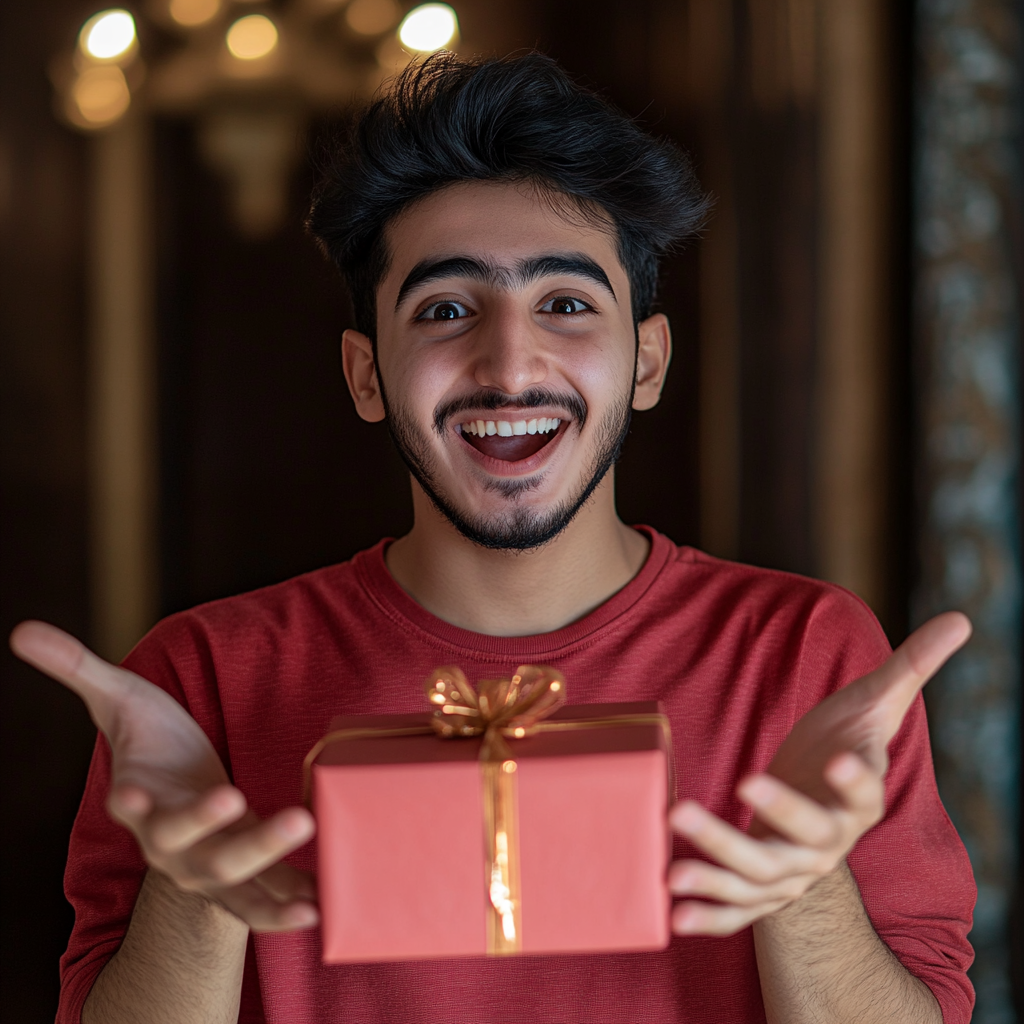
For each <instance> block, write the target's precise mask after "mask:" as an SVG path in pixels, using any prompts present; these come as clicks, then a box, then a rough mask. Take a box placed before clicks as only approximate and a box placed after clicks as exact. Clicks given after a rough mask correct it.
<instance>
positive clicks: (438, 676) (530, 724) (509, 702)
mask: <svg viewBox="0 0 1024 1024" xmlns="http://www.w3.org/2000/svg"><path fill="white" fill-rule="evenodd" d="M424 690H425V691H426V695H427V700H429V701H430V703H431V704H432V705H434V713H433V714H432V715H431V716H430V719H429V721H428V722H424V723H423V724H422V725H409V726H399V727H394V728H389V727H388V726H378V727H373V726H370V727H367V726H363V727H355V728H348V729H335V730H334V731H333V732H329V733H327V735H326V736H324V737H323V738H322V739H320V740H319V741H318V742H317V743H316V744H315V745H314V747H313V749H312V750H310V752H309V753H308V754H307V755H306V758H305V761H304V762H303V766H302V768H303V800H304V802H305V804H306V805H307V806H310V804H311V799H310V798H311V789H312V770H313V763H314V762H315V761H316V759H317V758H318V757H319V756H320V754H321V753H322V752H323V750H324V748H325V747H327V746H328V745H330V744H331V743H338V742H344V741H346V740H358V739H385V738H389V737H401V736H423V735H429V734H430V733H436V734H437V735H438V736H440V737H442V738H443V739H457V738H462V737H474V736H482V737H483V743H482V744H481V746H480V770H481V777H482V781H483V816H484V837H485V843H486V850H487V877H486V879H485V881H486V885H487V895H488V900H489V904H490V911H491V912H490V914H489V915H488V926H487V952H488V954H490V955H492V956H507V955H509V954H514V953H518V952H519V951H520V950H521V949H522V922H521V912H522V899H521V895H520V889H519V885H520V881H519V834H518V819H517V813H516V787H515V780H516V770H517V768H518V765H517V764H516V760H515V757H514V756H513V754H512V748H511V747H510V746H509V744H508V742H507V740H509V739H523V738H524V737H526V736H532V735H535V734H536V733H539V732H545V733H546V732H574V731H576V730H579V729H601V728H615V727H619V726H625V725H656V726H658V727H659V728H660V729H661V730H662V732H663V733H664V735H665V751H666V756H667V757H668V759H669V779H670V789H671V788H672V766H671V758H672V743H671V736H670V733H669V723H668V718H667V717H666V716H665V715H663V714H642V713H641V714H629V713H627V714H620V715H608V716H605V717H603V718H586V719H575V720H571V721H556V722H546V721H543V719H544V718H546V717H547V716H548V715H550V714H551V713H552V712H554V711H556V710H557V709H558V708H559V707H560V706H561V705H562V704H563V703H564V701H565V679H564V677H563V676H562V674H561V673H560V672H558V671H556V670H555V669H553V668H546V667H543V666H538V665H520V666H519V668H518V669H516V672H515V674H514V675H513V676H512V678H511V679H482V680H480V682H479V683H477V686H476V688H475V689H474V687H473V686H472V685H471V684H470V683H469V680H468V679H466V676H465V673H464V672H463V671H462V670H461V669H459V668H456V667H454V666H450V665H449V666H445V667H444V668H439V669H435V670H434V671H433V672H432V673H431V674H430V676H429V677H428V679H427V681H426V683H425V684H424Z"/></svg>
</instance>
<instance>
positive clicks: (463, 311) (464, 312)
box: [416, 301, 472, 320]
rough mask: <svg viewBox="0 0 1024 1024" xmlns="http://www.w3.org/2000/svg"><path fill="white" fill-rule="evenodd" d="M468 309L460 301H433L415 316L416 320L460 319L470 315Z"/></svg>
mask: <svg viewBox="0 0 1024 1024" xmlns="http://www.w3.org/2000/svg"><path fill="white" fill-rule="evenodd" d="M471 315H472V314H471V313H470V311H469V310H468V309H467V308H466V307H465V306H464V305H462V303H461V302H451V301H449V302H434V303H431V305H429V306H427V308H426V309H425V310H423V312H422V313H420V315H419V316H418V317H417V318H416V319H417V320H461V319H462V318H463V317H467V316H471Z"/></svg>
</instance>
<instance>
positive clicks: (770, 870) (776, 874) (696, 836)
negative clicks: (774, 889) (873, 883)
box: [669, 800, 827, 884]
mask: <svg viewBox="0 0 1024 1024" xmlns="http://www.w3.org/2000/svg"><path fill="white" fill-rule="evenodd" d="M669 822H670V824H671V825H672V827H673V828H674V829H675V830H676V831H677V832H679V833H681V834H682V835H684V836H686V838H687V839H689V840H690V842H691V843H693V845H694V846H696V847H697V848H698V849H699V850H701V851H703V852H704V853H706V854H707V855H708V856H709V857H710V858H711V859H712V860H714V861H716V862H717V863H718V864H720V865H721V866H722V867H725V868H728V869H729V870H730V871H735V872H737V873H739V874H741V875H743V876H744V877H745V878H748V879H750V880H751V881H753V882H758V883H761V884H768V883H771V882H775V881H778V880H779V879H780V878H783V877H785V876H786V875H797V874H804V873H806V872H814V871H816V870H817V871H819V872H820V871H822V870H826V869H827V865H825V866H824V867H823V854H822V853H821V851H819V850H816V849H814V848H812V847H806V846H796V845H794V844H791V843H784V842H779V841H765V840H760V839H752V838H750V836H747V835H744V833H742V832H740V831H739V830H738V829H735V828H733V827H732V825H729V824H727V823H726V822H724V821H722V820H721V818H716V817H715V815H713V814H711V813H710V811H706V810H705V809H704V808H703V807H701V806H700V804H697V803H694V802H693V801H692V800H687V801H684V802H683V803H681V804H677V805H676V806H675V807H674V808H673V809H672V811H671V812H670V813H669Z"/></svg>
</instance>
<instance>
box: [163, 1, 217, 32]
mask: <svg viewBox="0 0 1024 1024" xmlns="http://www.w3.org/2000/svg"><path fill="white" fill-rule="evenodd" d="M219 10H220V0H171V6H170V12H171V17H172V18H173V19H174V20H175V21H176V22H177V23H178V24H179V25H182V26H184V27H185V28H193V27H194V26H196V25H205V24H206V23H207V22H208V21H210V19H211V18H214V17H216V15H217V12H218V11H219Z"/></svg>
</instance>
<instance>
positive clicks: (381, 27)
mask: <svg viewBox="0 0 1024 1024" xmlns="http://www.w3.org/2000/svg"><path fill="white" fill-rule="evenodd" d="M400 13H401V11H400V10H399V7H398V4H397V3H395V0H352V3H350V4H349V5H348V7H346V8H345V20H346V21H347V22H348V27H349V28H350V29H352V31H353V32H358V33H359V34H360V35H363V36H376V35H380V33H381V32H387V30H388V29H389V28H391V26H392V25H394V24H395V22H396V21H398V17H399V15H400Z"/></svg>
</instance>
